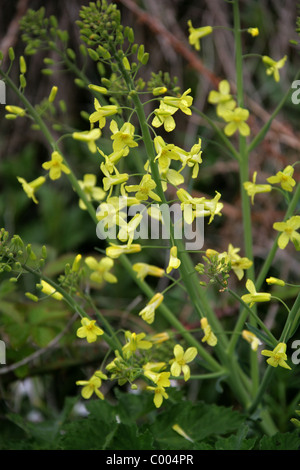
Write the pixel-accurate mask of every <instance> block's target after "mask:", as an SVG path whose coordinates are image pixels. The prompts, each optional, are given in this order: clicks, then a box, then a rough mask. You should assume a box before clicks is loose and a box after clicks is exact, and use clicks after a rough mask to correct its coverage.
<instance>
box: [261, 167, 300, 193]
mask: <svg viewBox="0 0 300 470" xmlns="http://www.w3.org/2000/svg"><path fill="white" fill-rule="evenodd" d="M293 174H294V167H292V166H291V165H288V166H287V167H285V169H284V170H283V171H278V172H277V173H276V175H275V176H270V177H269V178H267V181H268V182H269V183H271V184H276V183H280V185H281V187H282V189H284V190H285V191H289V192H291V191H293V187H294V186H295V184H296V181H295V180H294V179H293V177H292V176H293Z"/></svg>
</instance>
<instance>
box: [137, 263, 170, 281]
mask: <svg viewBox="0 0 300 470" xmlns="http://www.w3.org/2000/svg"><path fill="white" fill-rule="evenodd" d="M132 269H133V270H134V271H135V272H137V278H138V279H141V280H142V281H143V280H144V279H145V277H146V276H155V277H162V276H163V275H164V272H165V271H164V270H163V269H162V268H158V267H157V266H153V265H151V264H147V263H135V264H134V265H133V266H132Z"/></svg>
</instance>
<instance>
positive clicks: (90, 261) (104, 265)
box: [85, 256, 118, 284]
mask: <svg viewBox="0 0 300 470" xmlns="http://www.w3.org/2000/svg"><path fill="white" fill-rule="evenodd" d="M85 263H86V264H87V266H88V267H89V268H90V269H91V270H92V271H93V272H92V273H91V275H90V279H91V281H94V282H98V283H99V284H102V283H103V282H104V281H106V282H109V283H110V284H114V283H115V282H118V279H117V278H116V276H114V275H113V274H112V273H110V272H109V271H110V270H111V269H112V267H113V265H114V261H113V260H112V259H111V258H108V257H104V258H102V259H101V260H100V261H97V260H96V259H95V258H94V257H93V256H88V257H87V258H86V259H85Z"/></svg>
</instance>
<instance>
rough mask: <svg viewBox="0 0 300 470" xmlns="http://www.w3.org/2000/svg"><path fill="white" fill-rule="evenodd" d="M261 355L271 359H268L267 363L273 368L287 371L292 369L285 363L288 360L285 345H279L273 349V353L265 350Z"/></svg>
mask: <svg viewBox="0 0 300 470" xmlns="http://www.w3.org/2000/svg"><path fill="white" fill-rule="evenodd" d="M261 354H262V355H263V356H267V357H269V359H267V363H268V364H269V365H270V366H272V367H277V366H280V367H283V368H285V369H290V370H291V367H290V366H289V365H288V364H287V363H286V362H285V361H286V360H287V355H286V344H285V343H278V344H277V346H276V347H275V348H274V349H273V351H269V350H266V349H264V350H263V351H262V352H261Z"/></svg>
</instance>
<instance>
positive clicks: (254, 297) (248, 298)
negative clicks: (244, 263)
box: [242, 279, 271, 307]
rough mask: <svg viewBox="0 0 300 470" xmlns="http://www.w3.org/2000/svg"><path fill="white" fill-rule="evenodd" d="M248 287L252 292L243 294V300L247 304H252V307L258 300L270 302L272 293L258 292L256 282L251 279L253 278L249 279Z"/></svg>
mask: <svg viewBox="0 0 300 470" xmlns="http://www.w3.org/2000/svg"><path fill="white" fill-rule="evenodd" d="M246 288H247V290H248V291H249V292H250V294H245V295H243V296H242V300H243V301H244V302H245V303H246V304H250V305H249V306H250V307H252V305H254V304H255V303H256V302H269V301H270V300H271V294H269V293H268V292H256V289H255V285H254V282H253V281H251V279H248V280H247V282H246Z"/></svg>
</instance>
